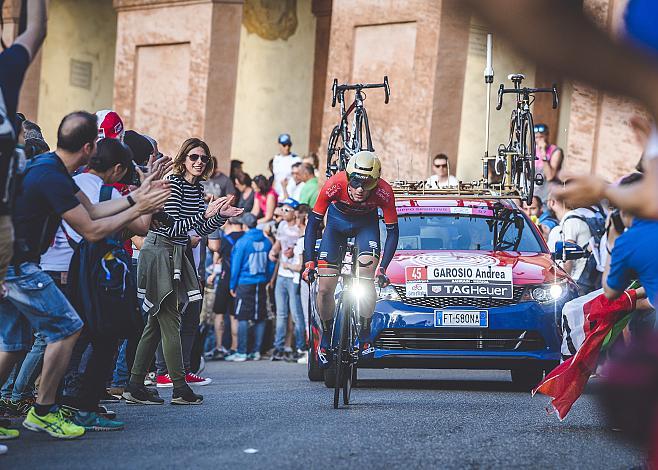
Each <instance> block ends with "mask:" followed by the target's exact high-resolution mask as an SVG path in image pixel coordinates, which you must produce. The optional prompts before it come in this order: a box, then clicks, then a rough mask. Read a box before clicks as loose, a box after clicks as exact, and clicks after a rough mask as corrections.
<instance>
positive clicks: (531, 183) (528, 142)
mask: <svg viewBox="0 0 658 470" xmlns="http://www.w3.org/2000/svg"><path fill="white" fill-rule="evenodd" d="M521 155H522V156H523V174H522V176H521V180H522V181H521V188H522V189H521V190H522V194H521V196H522V197H523V199H524V200H525V203H526V204H528V205H530V204H532V197H533V195H534V193H535V130H534V124H533V122H532V114H530V113H528V114H526V115H525V118H524V119H523V128H522V131H521Z"/></svg>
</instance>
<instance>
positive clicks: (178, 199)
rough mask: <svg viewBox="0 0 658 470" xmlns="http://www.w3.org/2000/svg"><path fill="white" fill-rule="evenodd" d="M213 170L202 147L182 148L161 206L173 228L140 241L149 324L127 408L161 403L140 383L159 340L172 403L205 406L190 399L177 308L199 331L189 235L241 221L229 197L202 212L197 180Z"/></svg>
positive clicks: (194, 143) (140, 286)
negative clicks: (236, 218)
mask: <svg viewBox="0 0 658 470" xmlns="http://www.w3.org/2000/svg"><path fill="white" fill-rule="evenodd" d="M214 166H215V165H214V159H213V158H212V157H211V154H210V149H209V148H208V145H207V144H206V143H205V142H203V141H202V140H200V139H196V138H192V139H187V140H186V141H185V142H183V145H182V146H181V148H180V150H179V152H178V155H177V156H176V158H175V159H174V169H173V172H172V173H173V174H172V175H171V176H169V177H168V179H169V181H170V184H171V197H170V199H169V200H168V201H167V203H166V204H165V212H166V213H167V214H168V215H169V216H170V219H171V221H173V223H171V224H165V226H162V227H159V228H157V229H152V230H150V231H149V233H148V235H147V236H146V239H145V240H144V245H143V246H142V250H141V252H140V255H139V264H138V265H137V292H138V297H140V298H141V299H142V308H143V310H144V311H145V312H147V313H148V315H149V318H148V322H147V324H146V327H145V328H144V333H143V334H142V338H141V339H140V341H139V345H138V346H137V352H136V353H135V362H134V364H133V368H132V371H131V377H130V383H129V385H128V388H126V391H125V393H124V398H126V400H127V401H129V402H133V403H142V404H157V403H162V399H161V398H159V397H158V396H156V395H155V394H153V393H151V392H150V391H149V390H148V389H146V388H145V387H144V377H145V376H146V373H147V372H148V368H149V366H150V365H151V362H152V361H153V356H154V354H155V350H156V348H157V346H158V343H159V342H160V339H162V349H163V353H164V359H165V363H166V365H167V371H168V374H167V376H163V377H166V378H167V380H169V381H170V382H171V383H172V384H173V387H174V390H173V396H172V403H178V404H200V403H202V402H203V397H202V396H201V395H197V394H196V393H194V392H193V391H192V389H191V388H190V387H189V385H188V382H191V381H193V380H192V379H193V378H194V377H193V374H191V373H190V371H189V359H190V355H191V345H192V342H190V341H184V343H185V344H186V345H189V348H188V347H186V348H185V349H186V350H185V351H183V350H182V349H183V348H182V346H181V331H180V327H181V311H180V310H179V308H180V309H181V310H182V311H184V312H185V315H193V314H194V315H196V320H195V322H196V324H197V325H198V323H199V312H200V308H199V307H200V301H201V292H200V291H199V280H198V278H197V275H196V271H195V269H194V267H193V266H192V263H191V262H190V260H189V259H188V258H187V256H185V247H186V245H187V241H188V235H187V234H188V232H189V231H190V230H195V231H196V232H197V233H198V234H199V235H207V234H209V233H211V232H213V231H215V230H216V229H217V228H219V227H220V226H221V225H222V224H223V223H224V222H225V220H226V219H227V218H229V217H234V216H237V215H240V214H241V213H242V211H243V209H238V208H235V207H232V206H231V205H230V204H231V202H232V201H233V196H229V197H225V198H219V199H216V200H213V201H211V202H210V203H209V204H208V206H207V207H206V205H205V203H204V200H203V190H202V188H201V183H200V180H204V179H206V178H208V177H209V176H210V175H212V174H213V171H214ZM188 349H189V350H188ZM184 359H185V360H184ZM186 365H187V366H188V367H185V366H186ZM190 377H192V379H191V378H190Z"/></svg>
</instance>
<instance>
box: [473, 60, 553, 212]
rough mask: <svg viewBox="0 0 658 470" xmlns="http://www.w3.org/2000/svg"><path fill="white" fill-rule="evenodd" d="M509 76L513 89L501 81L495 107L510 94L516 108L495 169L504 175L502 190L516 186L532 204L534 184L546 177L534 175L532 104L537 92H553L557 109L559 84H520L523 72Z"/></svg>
mask: <svg viewBox="0 0 658 470" xmlns="http://www.w3.org/2000/svg"><path fill="white" fill-rule="evenodd" d="M507 78H508V79H509V80H511V81H512V83H513V84H514V88H505V85H504V84H502V83H501V85H500V88H498V104H497V105H496V109H497V110H500V109H501V108H502V107H503V95H505V94H508V93H514V94H515V95H516V108H515V109H513V110H512V115H511V118H510V133H509V142H508V143H507V145H505V144H501V145H500V146H499V147H498V154H497V156H496V159H495V165H494V171H495V172H496V174H497V175H502V188H503V189H505V190H513V189H516V190H517V191H518V192H519V195H520V196H521V199H522V200H524V201H525V202H526V203H527V204H532V196H533V195H534V191H535V184H537V185H538V186H541V185H542V184H544V178H543V176H542V175H541V174H538V175H535V159H536V156H535V130H534V123H533V120H532V113H531V112H530V106H531V105H532V103H533V102H534V100H535V96H534V95H535V94H536V93H552V95H553V109H556V108H557V105H558V95H557V87H556V85H555V84H554V85H553V86H552V87H551V88H528V87H521V82H522V81H523V80H524V79H525V76H524V75H523V74H520V73H515V74H511V75H508V77H507ZM487 178H488V175H487V174H485V180H486V179H487Z"/></svg>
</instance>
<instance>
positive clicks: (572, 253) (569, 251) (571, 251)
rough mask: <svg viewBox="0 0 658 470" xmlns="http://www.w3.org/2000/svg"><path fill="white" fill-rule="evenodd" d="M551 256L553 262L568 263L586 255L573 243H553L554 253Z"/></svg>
mask: <svg viewBox="0 0 658 470" xmlns="http://www.w3.org/2000/svg"><path fill="white" fill-rule="evenodd" d="M552 255H553V259H554V260H561V261H570V260H575V259H582V258H586V257H587V255H588V253H587V252H586V251H585V250H584V249H583V248H581V247H580V246H579V245H577V244H575V243H573V242H563V241H558V242H557V243H555V251H554V252H553V253H552Z"/></svg>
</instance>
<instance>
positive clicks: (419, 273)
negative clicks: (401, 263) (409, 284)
mask: <svg viewBox="0 0 658 470" xmlns="http://www.w3.org/2000/svg"><path fill="white" fill-rule="evenodd" d="M409 277H410V278H411V279H413V280H414V281H421V280H425V279H427V268H421V267H416V268H410V269H409Z"/></svg>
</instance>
